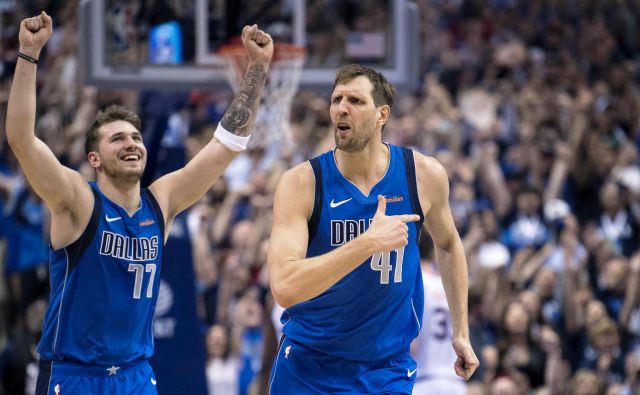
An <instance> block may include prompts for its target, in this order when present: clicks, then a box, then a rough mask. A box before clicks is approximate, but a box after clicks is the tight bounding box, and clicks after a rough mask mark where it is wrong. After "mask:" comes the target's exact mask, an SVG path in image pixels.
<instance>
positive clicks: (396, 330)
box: [282, 144, 424, 361]
mask: <svg viewBox="0 0 640 395" xmlns="http://www.w3.org/2000/svg"><path fill="white" fill-rule="evenodd" d="M388 147H389V151H390V159H389V167H388V169H387V173H386V174H385V175H384V177H383V178H382V179H381V180H380V181H379V182H378V183H377V184H376V185H375V186H374V187H373V189H372V190H371V192H370V193H369V195H368V196H365V195H364V194H363V193H362V192H361V191H360V190H359V189H358V188H357V187H356V186H355V185H354V184H352V183H351V182H350V181H349V180H347V179H346V178H345V177H344V176H343V175H342V174H341V173H340V171H339V170H338V167H337V165H336V161H335V157H334V151H329V152H326V153H324V154H322V155H320V156H319V157H317V158H314V159H312V160H311V161H310V162H311V165H312V168H313V171H314V175H315V178H316V189H315V202H314V209H313V213H312V215H311V218H310V221H309V246H308V250H307V257H314V256H317V255H322V254H325V253H327V252H329V251H331V250H333V249H334V248H338V247H339V246H341V245H343V244H345V243H347V242H349V241H350V240H352V239H354V238H355V237H357V236H358V235H359V234H361V233H363V232H364V231H366V230H367V229H368V227H369V223H370V222H371V220H372V218H373V216H374V214H375V212H376V209H377V206H378V195H383V196H385V197H386V199H387V206H386V214H387V215H400V214H412V213H413V214H418V215H419V216H420V218H421V221H419V222H414V223H409V224H408V225H409V243H408V244H407V245H406V246H405V247H404V248H400V249H398V250H396V251H391V252H390V253H382V254H381V253H376V254H374V256H373V257H371V258H369V259H367V260H366V261H365V262H363V263H362V264H361V265H360V266H358V267H357V268H356V269H355V270H353V271H352V272H351V273H349V274H348V275H347V276H345V277H344V278H343V279H341V280H340V281H339V282H338V283H336V284H335V285H333V286H332V287H331V288H329V289H328V290H327V291H325V292H324V293H323V294H321V295H319V296H317V297H315V298H313V299H311V300H308V301H306V302H302V303H298V304H296V305H294V306H291V307H289V308H288V309H286V311H285V312H284V313H283V316H282V323H283V324H284V328H283V332H284V334H285V336H287V337H288V338H290V339H292V340H294V341H297V342H299V343H301V344H303V345H305V346H307V347H309V348H312V349H315V350H318V351H320V352H323V353H326V354H330V355H334V356H338V357H341V358H345V359H349V360H354V361H375V360H380V359H387V358H390V357H392V356H394V355H398V354H401V353H404V352H407V351H408V350H409V345H410V343H411V341H412V340H413V339H414V338H415V337H416V336H417V335H418V331H419V330H420V327H421V325H422V313H423V307H424V294H423V285H422V276H421V272H420V253H419V250H418V240H419V237H420V229H421V226H422V218H423V214H422V210H421V208H420V203H419V200H418V192H417V188H416V176H415V165H414V161H413V154H412V152H411V150H409V149H406V148H402V147H398V146H394V145H390V144H388Z"/></svg>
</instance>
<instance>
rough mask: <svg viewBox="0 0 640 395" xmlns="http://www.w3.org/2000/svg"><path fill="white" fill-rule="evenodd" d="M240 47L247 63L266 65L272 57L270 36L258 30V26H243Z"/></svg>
mask: <svg viewBox="0 0 640 395" xmlns="http://www.w3.org/2000/svg"><path fill="white" fill-rule="evenodd" d="M242 45H243V46H244V49H245V51H247V55H249V61H250V62H252V63H259V64H266V65H268V64H269V62H270V61H271V56H273V40H272V39H271V36H270V35H268V34H267V33H265V32H263V31H262V30H260V29H258V25H252V26H245V27H244V28H243V29H242Z"/></svg>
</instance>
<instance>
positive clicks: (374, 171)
mask: <svg viewBox="0 0 640 395" xmlns="http://www.w3.org/2000/svg"><path fill="white" fill-rule="evenodd" d="M389 157H390V153H389V147H388V146H387V145H386V144H383V143H382V142H380V141H378V142H376V143H373V144H370V145H368V146H367V147H365V148H364V149H363V150H362V151H358V152H345V151H342V150H339V149H337V150H336V151H335V159H336V164H337V165H338V169H339V170H340V173H342V175H343V176H344V177H345V178H347V179H348V180H349V181H351V182H353V183H354V184H355V185H356V186H357V187H358V188H359V189H360V190H362V191H363V192H365V194H368V192H369V191H370V190H371V188H373V186H374V185H375V184H377V183H378V181H380V180H381V179H382V177H384V175H385V174H386V173H387V169H388V168H389Z"/></svg>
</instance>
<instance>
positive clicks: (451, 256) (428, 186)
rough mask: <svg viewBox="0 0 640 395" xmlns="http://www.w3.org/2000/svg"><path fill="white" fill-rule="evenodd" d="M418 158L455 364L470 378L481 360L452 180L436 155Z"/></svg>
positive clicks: (427, 217) (461, 375) (421, 187)
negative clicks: (472, 329)
mask: <svg viewBox="0 0 640 395" xmlns="http://www.w3.org/2000/svg"><path fill="white" fill-rule="evenodd" d="M414 158H415V162H416V175H417V182H418V193H419V195H420V201H421V204H422V207H423V208H425V209H426V210H425V213H424V216H425V225H426V226H427V229H428V230H429V233H430V234H431V238H432V239H433V241H434V243H435V246H436V252H437V258H438V265H439V267H440V273H441V275H442V285H444V291H445V294H446V295H447V303H448V305H449V310H451V319H452V321H453V348H454V350H455V352H456V354H457V355H458V359H457V361H456V363H455V365H454V368H455V371H456V374H457V375H458V376H460V377H462V378H464V379H465V380H468V379H469V377H471V375H472V374H473V372H474V371H475V370H476V368H477V367H478V365H479V362H478V358H477V357H476V355H475V353H474V352H473V349H472V348H471V343H470V341H469V320H468V308H467V298H468V294H469V284H468V283H469V279H468V271H467V261H466V259H465V256H464V248H463V246H462V241H461V240H460V236H459V235H458V231H457V230H456V227H455V225H454V223H453V216H452V215H451V209H450V208H449V180H448V179H447V174H446V172H445V170H444V168H443V167H442V165H440V163H438V162H437V161H436V160H435V159H433V158H428V157H426V156H423V155H421V154H415V155H414Z"/></svg>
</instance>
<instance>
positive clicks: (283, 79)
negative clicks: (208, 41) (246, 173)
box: [218, 43, 306, 149]
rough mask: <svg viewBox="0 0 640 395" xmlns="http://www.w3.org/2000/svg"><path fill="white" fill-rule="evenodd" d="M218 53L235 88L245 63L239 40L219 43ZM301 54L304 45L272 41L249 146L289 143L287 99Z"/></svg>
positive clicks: (300, 65) (295, 83)
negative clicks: (260, 99)
mask: <svg viewBox="0 0 640 395" xmlns="http://www.w3.org/2000/svg"><path fill="white" fill-rule="evenodd" d="M218 55H220V56H221V57H222V58H224V59H226V60H227V62H226V65H225V67H224V72H225V77H226V79H227V81H228V82H229V85H230V86H231V88H232V89H233V91H234V92H237V91H238V89H239V87H240V81H241V80H242V77H243V76H244V73H245V70H246V68H247V65H248V63H249V59H248V57H247V54H246V52H245V50H244V48H243V47H242V44H241V43H238V44H227V45H223V46H222V47H221V48H220V49H219V50H218ZM305 57H306V50H305V48H304V47H301V46H298V45H292V44H282V43H276V44H275V47H274V53H273V59H272V61H271V65H270V66H269V76H268V79H267V83H266V85H265V88H264V91H263V95H262V102H261V103H260V108H259V110H258V114H257V117H256V124H255V127H254V133H252V137H251V142H250V143H249V146H250V147H260V148H266V147H268V146H271V145H277V146H278V147H280V148H282V149H284V148H289V145H290V144H292V142H293V140H292V138H291V125H290V123H289V120H290V116H291V103H292V102H293V97H294V96H295V94H296V92H297V90H298V84H299V82H300V74H301V73H302V68H303V66H304V61H305Z"/></svg>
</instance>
